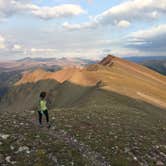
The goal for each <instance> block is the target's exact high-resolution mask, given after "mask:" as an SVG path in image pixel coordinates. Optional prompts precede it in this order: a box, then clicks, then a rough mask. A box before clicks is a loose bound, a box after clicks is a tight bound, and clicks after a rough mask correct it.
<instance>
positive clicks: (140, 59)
mask: <svg viewBox="0 0 166 166" xmlns="http://www.w3.org/2000/svg"><path fill="white" fill-rule="evenodd" d="M123 59H126V60H129V61H132V62H136V63H142V62H145V61H151V60H157V61H158V60H166V56H131V57H124V58H123Z"/></svg>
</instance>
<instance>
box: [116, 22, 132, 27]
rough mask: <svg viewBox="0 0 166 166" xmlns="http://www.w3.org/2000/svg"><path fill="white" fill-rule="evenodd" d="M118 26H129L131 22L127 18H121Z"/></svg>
mask: <svg viewBox="0 0 166 166" xmlns="http://www.w3.org/2000/svg"><path fill="white" fill-rule="evenodd" d="M117 26H118V27H120V28H128V27H129V26H130V22H129V21H126V20H121V21H119V22H118V23H117Z"/></svg>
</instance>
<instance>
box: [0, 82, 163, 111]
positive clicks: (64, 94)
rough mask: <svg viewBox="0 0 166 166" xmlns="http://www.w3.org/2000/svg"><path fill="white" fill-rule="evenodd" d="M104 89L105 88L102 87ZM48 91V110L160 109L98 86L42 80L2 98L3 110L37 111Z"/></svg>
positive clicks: (17, 88) (21, 86) (26, 85)
mask: <svg viewBox="0 0 166 166" xmlns="http://www.w3.org/2000/svg"><path fill="white" fill-rule="evenodd" d="M101 86H103V85H102V84H101ZM41 91H46V92H47V94H48V98H47V100H48V107H49V109H53V108H70V107H79V108H80V107H95V106H100V107H101V108H102V107H103V106H106V105H109V106H112V107H114V108H115V109H116V108H120V109H123V108H124V107H127V108H129V109H135V108H137V109H140V110H151V111H152V110H160V108H158V107H156V106H153V105H150V104H148V103H145V102H144V101H141V100H136V99H133V98H130V97H127V96H123V95H120V94H118V93H115V92H111V91H106V90H103V89H101V88H100V85H96V86H80V85H76V84H73V83H71V82H69V81H65V82H64V83H59V82H57V81H55V80H42V81H38V82H37V83H27V84H24V85H19V86H13V87H11V88H10V89H9V91H8V93H7V94H6V95H5V96H4V97H3V98H2V101H1V103H0V105H1V108H2V109H7V110H9V109H11V110H13V111H14V110H16V111H29V110H34V109H37V105H38V101H39V94H40V92H41Z"/></svg>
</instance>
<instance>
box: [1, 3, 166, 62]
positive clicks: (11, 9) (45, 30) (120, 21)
mask: <svg viewBox="0 0 166 166" xmlns="http://www.w3.org/2000/svg"><path fill="white" fill-rule="evenodd" d="M108 53H111V54H114V55H116V56H120V57H123V56H153V55H155V56H159V55H166V0H144V1H143V0H0V59H1V60H3V59H20V58H24V57H27V56H30V57H59V58H60V57H82V58H91V59H99V58H102V57H103V56H105V55H107V54H108Z"/></svg>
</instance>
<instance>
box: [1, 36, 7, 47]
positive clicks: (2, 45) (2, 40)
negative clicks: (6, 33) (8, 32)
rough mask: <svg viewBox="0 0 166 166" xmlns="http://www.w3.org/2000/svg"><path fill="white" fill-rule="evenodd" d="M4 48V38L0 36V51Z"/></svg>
mask: <svg viewBox="0 0 166 166" xmlns="http://www.w3.org/2000/svg"><path fill="white" fill-rule="evenodd" d="M5 47H6V45H5V38H4V37H3V36H1V35H0V49H4V48H5Z"/></svg>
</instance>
